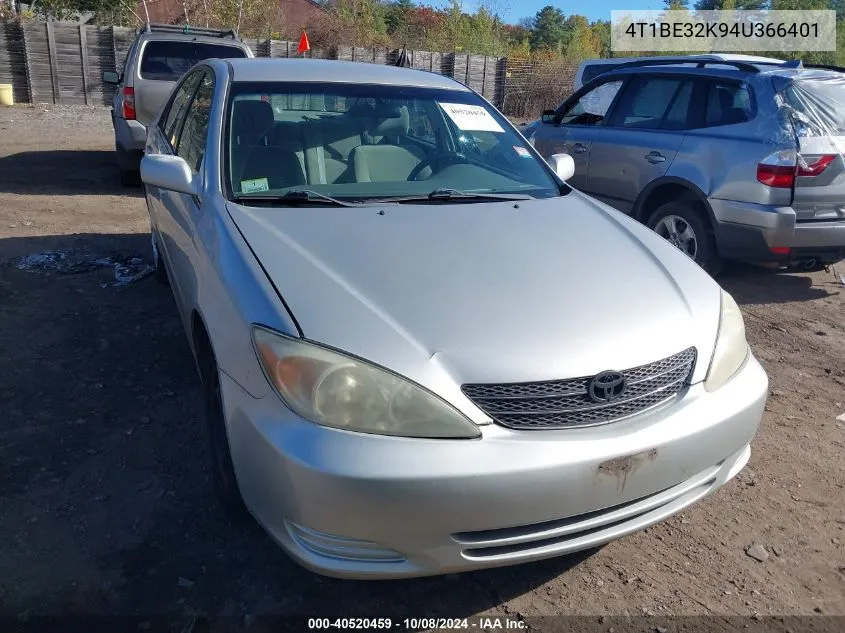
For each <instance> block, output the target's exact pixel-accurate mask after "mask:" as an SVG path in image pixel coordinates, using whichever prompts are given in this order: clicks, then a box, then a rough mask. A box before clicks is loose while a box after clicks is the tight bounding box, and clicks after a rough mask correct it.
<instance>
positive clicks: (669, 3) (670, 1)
mask: <svg viewBox="0 0 845 633" xmlns="http://www.w3.org/2000/svg"><path fill="white" fill-rule="evenodd" d="M663 4H664V5H666V8H667V9H668V10H670V11H681V10H684V9H689V0H663Z"/></svg>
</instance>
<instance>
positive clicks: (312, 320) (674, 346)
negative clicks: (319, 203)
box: [228, 191, 720, 410]
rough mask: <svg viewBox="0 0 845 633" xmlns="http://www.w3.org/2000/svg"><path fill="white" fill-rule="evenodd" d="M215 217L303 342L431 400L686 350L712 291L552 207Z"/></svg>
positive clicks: (665, 249)
mask: <svg viewBox="0 0 845 633" xmlns="http://www.w3.org/2000/svg"><path fill="white" fill-rule="evenodd" d="M228 209H229V213H230V215H231V217H232V219H233V220H234V222H235V223H236V224H237V226H238V228H239V230H240V231H241V233H242V235H243V236H244V238H245V239H246V241H247V242H248V243H249V245H250V247H251V249H252V250H253V252H254V253H255V255H256V256H257V258H258V259H259V260H260V262H261V265H262V266H263V268H264V270H265V271H266V272H267V274H268V275H269V276H270V278H271V280H272V281H273V283H274V285H275V286H276V288H278V289H279V292H280V293H281V295H282V297H283V299H284V301H285V303H286V305H287V306H288V308H289V310H290V311H291V313H292V315H293V317H294V319H295V320H296V321H297V323H298V324H299V326H300V328H301V330H302V333H303V336H304V337H305V338H307V339H310V340H312V341H317V342H319V343H322V344H325V345H328V346H331V347H334V348H337V349H340V350H345V351H347V352H350V353H352V354H355V355H357V356H360V357H362V358H364V359H367V360H370V361H372V362H374V363H377V364H380V365H382V366H385V367H387V368H389V369H391V370H393V371H395V372H397V373H399V374H402V375H404V376H407V377H409V378H411V379H412V380H415V381H417V382H418V383H420V384H422V385H424V386H426V387H428V388H429V389H432V390H433V391H435V392H437V393H439V394H440V395H442V396H443V397H444V398H446V399H448V400H450V401H451V402H452V403H453V404H455V405H456V406H459V408H463V409H464V410H467V407H466V406H462V405H466V402H462V399H463V397H462V395H461V393H460V388H459V387H460V385H461V384H463V383H468V382H472V383H486V382H491V383H496V382H522V381H534V380H549V379H560V378H570V377H580V376H589V375H593V374H596V373H598V372H601V371H604V370H610V369H616V370H622V369H628V368H631V367H636V366H639V365H643V364H646V363H650V362H653V361H656V360H659V359H662V358H665V357H667V356H670V355H672V354H675V353H677V352H680V351H682V350H685V349H687V348H689V347H692V346H694V347H696V348H697V350H698V358H699V360H698V362H697V366H696V370H695V373H694V375H693V380H695V381H697V380H701V379H703V377H704V373H705V372H706V368H707V364H708V363H709V359H710V355H711V353H712V349H713V346H714V343H715V338H716V333H717V329H718V321H719V312H720V294H719V293H720V289H719V286H718V285H717V284H716V283H715V282H714V281H713V280H712V279H711V278H710V277H709V276H708V275H707V274H706V273H705V272H704V271H702V270H701V269H700V268H699V267H698V266H697V265H696V264H695V263H694V262H693V261H692V260H690V259H689V258H687V257H686V256H685V255H683V254H682V253H681V252H680V251H678V250H677V249H675V248H674V247H673V246H671V245H670V244H669V243H668V242H666V241H664V240H663V239H662V238H660V237H658V236H657V235H656V234H654V233H653V232H651V231H649V230H648V229H646V228H645V227H643V226H642V225H640V224H639V223H637V222H635V221H634V220H631V219H630V218H628V217H627V216H624V215H623V214H621V213H619V212H617V211H615V210H613V209H611V208H610V207H607V206H606V205H603V204H602V203H599V202H596V201H594V200H592V199H590V198H588V197H587V196H585V195H583V194H581V193H579V192H577V191H572V192H570V193H569V194H568V195H566V196H564V197H561V198H553V199H545V200H530V201H520V202H518V203H514V202H501V203H499V202H496V203H473V204H438V205H408V204H403V205H395V204H391V205H384V206H381V207H372V206H370V207H360V208H357V207H356V208H246V207H243V206H239V205H236V204H233V203H229V204H228Z"/></svg>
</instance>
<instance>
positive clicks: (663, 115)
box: [613, 77, 692, 130]
mask: <svg viewBox="0 0 845 633" xmlns="http://www.w3.org/2000/svg"><path fill="white" fill-rule="evenodd" d="M691 96H692V81H691V80H688V79H683V78H682V77H638V78H636V79H635V80H634V81H633V82H631V85H630V86H629V87H628V89H627V90H625V93H624V94H623V95H622V97H621V98H620V100H619V105H618V106H617V108H616V112H614V114H613V125H618V126H620V127H630V128H639V129H649V130H654V129H658V128H660V127H662V126H663V123H664V119H665V120H666V128H667V129H683V128H684V127H685V126H686V119H687V113H688V112H689V106H690V97H691Z"/></svg>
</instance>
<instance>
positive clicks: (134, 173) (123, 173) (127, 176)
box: [114, 141, 141, 187]
mask: <svg viewBox="0 0 845 633" xmlns="http://www.w3.org/2000/svg"><path fill="white" fill-rule="evenodd" d="M114 151H115V152H117V169H118V174H119V175H120V184H121V185H123V186H124V187H140V186H141V172H140V171H139V170H137V169H128V168H127V167H125V165H127V164H129V165H131V164H132V163H131V162H130V154H129V152H128V151H126V150H125V149H123V148H121V147H120V145H118V144H117V141H115V143H114Z"/></svg>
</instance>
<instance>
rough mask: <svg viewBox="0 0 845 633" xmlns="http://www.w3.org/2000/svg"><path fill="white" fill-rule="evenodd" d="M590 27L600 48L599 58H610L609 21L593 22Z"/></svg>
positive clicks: (611, 54)
mask: <svg viewBox="0 0 845 633" xmlns="http://www.w3.org/2000/svg"><path fill="white" fill-rule="evenodd" d="M590 26H591V28H592V29H593V32H594V33H595V34H596V36H597V37H598V41H599V47H600V51H599V57H612V56H613V53H612V52H611V50H610V21H609V20H599V21H597V22H593V23H592V24H591V25H590Z"/></svg>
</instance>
